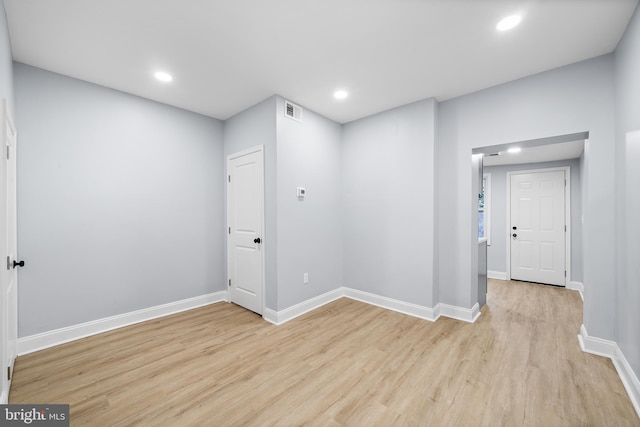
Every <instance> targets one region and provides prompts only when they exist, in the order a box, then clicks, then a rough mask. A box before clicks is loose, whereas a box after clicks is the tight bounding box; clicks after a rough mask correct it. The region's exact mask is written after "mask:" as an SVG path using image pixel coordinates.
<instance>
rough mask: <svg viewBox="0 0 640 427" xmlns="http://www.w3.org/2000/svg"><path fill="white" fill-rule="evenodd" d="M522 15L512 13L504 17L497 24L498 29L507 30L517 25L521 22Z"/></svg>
mask: <svg viewBox="0 0 640 427" xmlns="http://www.w3.org/2000/svg"><path fill="white" fill-rule="evenodd" d="M521 20H522V17H521V16H520V15H511V16H507V17H506V18H503V19H502V20H501V21H500V22H498V25H496V30H498V31H507V30H510V29H512V28H513V27H515V26H516V25H518V24H519V23H520V21H521Z"/></svg>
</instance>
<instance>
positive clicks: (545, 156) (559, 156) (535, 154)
mask: <svg viewBox="0 0 640 427" xmlns="http://www.w3.org/2000/svg"><path fill="white" fill-rule="evenodd" d="M513 145H514V146H516V145H517V144H513ZM583 151H584V140H580V141H569V142H563V143H557V144H549V145H540V146H537V147H523V148H522V151H520V152H519V153H509V152H507V151H506V150H504V151H500V152H499V153H500V155H498V156H488V155H486V154H485V156H484V158H483V160H482V164H483V165H484V166H503V165H519V164H525V163H541V162H552V161H555V160H569V159H578V158H580V156H581V155H582V152H583Z"/></svg>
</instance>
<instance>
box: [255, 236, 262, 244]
mask: <svg viewBox="0 0 640 427" xmlns="http://www.w3.org/2000/svg"><path fill="white" fill-rule="evenodd" d="M261 241H262V240H260V238H259V237H256V238H255V239H253V243H260V242H261Z"/></svg>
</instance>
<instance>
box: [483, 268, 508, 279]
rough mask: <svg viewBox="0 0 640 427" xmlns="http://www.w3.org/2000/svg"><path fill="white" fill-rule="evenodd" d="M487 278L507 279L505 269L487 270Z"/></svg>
mask: <svg viewBox="0 0 640 427" xmlns="http://www.w3.org/2000/svg"><path fill="white" fill-rule="evenodd" d="M487 278H488V279H498V280H507V272H506V271H493V270H487Z"/></svg>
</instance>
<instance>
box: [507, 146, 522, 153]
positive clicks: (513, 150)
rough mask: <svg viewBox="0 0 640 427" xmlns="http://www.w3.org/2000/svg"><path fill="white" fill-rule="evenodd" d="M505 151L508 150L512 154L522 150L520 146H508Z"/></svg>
mask: <svg viewBox="0 0 640 427" xmlns="http://www.w3.org/2000/svg"><path fill="white" fill-rule="evenodd" d="M507 151H508V152H510V153H512V154H513V153H519V152H521V151H522V148H520V147H511V148H509V149H508V150H507Z"/></svg>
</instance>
